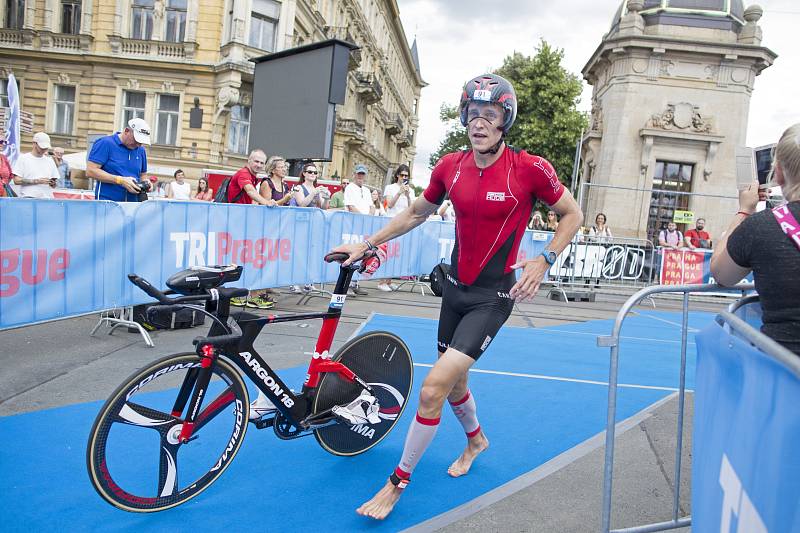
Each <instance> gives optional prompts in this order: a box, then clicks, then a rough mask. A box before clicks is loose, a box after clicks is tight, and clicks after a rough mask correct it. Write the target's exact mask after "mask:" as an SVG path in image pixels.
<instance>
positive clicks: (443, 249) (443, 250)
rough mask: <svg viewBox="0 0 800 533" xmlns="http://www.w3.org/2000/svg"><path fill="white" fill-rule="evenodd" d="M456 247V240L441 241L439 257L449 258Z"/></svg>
mask: <svg viewBox="0 0 800 533" xmlns="http://www.w3.org/2000/svg"><path fill="white" fill-rule="evenodd" d="M455 245H456V241H455V239H439V257H440V258H442V259H445V258H449V257H450V256H451V255H453V247H454V246H455Z"/></svg>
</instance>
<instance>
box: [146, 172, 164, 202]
mask: <svg viewBox="0 0 800 533" xmlns="http://www.w3.org/2000/svg"><path fill="white" fill-rule="evenodd" d="M147 179H148V181H150V190H149V191H147V198H148V200H156V199H158V198H164V197H165V196H166V195H167V193H166V191H165V190H164V184H163V183H161V182H160V181H158V178H157V177H156V176H150V177H149V178H147Z"/></svg>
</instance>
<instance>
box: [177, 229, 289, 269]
mask: <svg viewBox="0 0 800 533" xmlns="http://www.w3.org/2000/svg"><path fill="white" fill-rule="evenodd" d="M169 240H170V241H172V242H174V243H175V267H176V268H186V267H193V266H205V265H216V264H217V263H218V262H219V263H226V262H230V263H236V264H239V265H248V264H249V265H251V266H252V267H254V268H256V269H262V268H264V267H265V266H266V265H267V263H271V262H276V261H288V260H289V259H290V258H291V253H292V241H291V240H289V239H281V238H269V237H262V238H260V239H235V238H234V237H233V236H232V235H231V234H230V233H226V232H214V231H211V232H209V233H208V234H206V233H201V232H199V231H191V232H182V231H174V232H171V233H170V234H169Z"/></svg>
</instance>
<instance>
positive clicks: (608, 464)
mask: <svg viewBox="0 0 800 533" xmlns="http://www.w3.org/2000/svg"><path fill="white" fill-rule="evenodd" d="M618 342H619V341H617V343H616V344H615V345H614V346H612V347H611V364H610V367H609V371H608V415H607V418H606V458H605V466H604V467H603V527H602V529H601V531H602V532H603V533H608V531H609V529H610V528H611V485H612V481H613V476H614V435H615V429H616V421H617V420H616V419H617V370H618V368H619V344H618Z"/></svg>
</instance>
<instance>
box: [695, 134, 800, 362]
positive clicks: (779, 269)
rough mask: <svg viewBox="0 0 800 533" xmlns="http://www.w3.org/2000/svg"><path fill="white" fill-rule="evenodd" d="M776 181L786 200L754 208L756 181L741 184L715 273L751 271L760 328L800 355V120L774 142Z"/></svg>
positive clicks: (726, 279)
mask: <svg viewBox="0 0 800 533" xmlns="http://www.w3.org/2000/svg"><path fill="white" fill-rule="evenodd" d="M772 183H774V184H775V185H780V186H781V187H782V189H783V196H784V198H785V199H786V201H787V203H786V204H784V205H783V206H779V207H776V208H774V209H765V210H764V211H761V212H760V213H756V212H755V209H756V203H757V202H758V200H759V191H758V182H753V183H752V184H751V185H750V186H749V187H747V188H746V189H744V190H742V191H741V192H740V193H739V212H738V213H736V215H735V216H734V217H733V220H732V221H731V223H730V226H728V231H727V232H726V233H723V234H722V236H721V237H720V240H719V242H717V246H716V249H715V250H714V254H713V255H712V256H711V273H712V274H713V275H714V278H715V279H716V281H717V282H718V283H720V284H722V285H728V286H730V285H734V284H736V283H737V282H739V280H741V279H742V278H744V277H745V276H746V275H747V274H748V273H749V272H751V271H752V272H753V280H754V281H755V286H756V290H757V291H758V295H759V300H760V302H761V309H762V310H763V316H762V321H763V325H762V326H761V331H762V332H763V333H764V334H765V335H767V336H768V337H771V338H772V339H773V340H775V341H776V342H778V343H779V344H782V345H783V346H785V347H786V348H788V349H789V350H791V351H792V352H794V353H796V354H797V355H800V224H798V222H797V220H798V219H800V123H798V124H795V125H793V126H791V127H790V128H789V129H787V130H786V131H785V132H784V133H783V135H782V136H781V138H780V141H778V144H777V146H776V147H775V158H774V162H773V167H772ZM764 196H766V195H764ZM762 199H763V198H762Z"/></svg>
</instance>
